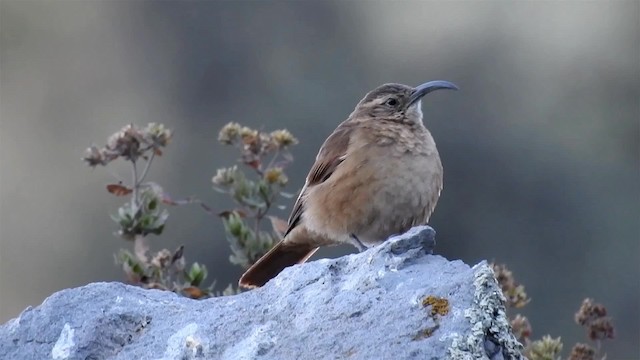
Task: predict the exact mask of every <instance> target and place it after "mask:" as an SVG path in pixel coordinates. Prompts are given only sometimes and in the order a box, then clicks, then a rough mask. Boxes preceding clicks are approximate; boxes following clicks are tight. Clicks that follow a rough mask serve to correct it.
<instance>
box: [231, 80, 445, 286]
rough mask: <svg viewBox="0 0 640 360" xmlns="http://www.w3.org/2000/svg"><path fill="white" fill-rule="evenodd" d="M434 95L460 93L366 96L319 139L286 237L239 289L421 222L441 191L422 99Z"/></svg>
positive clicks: (421, 89)
mask: <svg viewBox="0 0 640 360" xmlns="http://www.w3.org/2000/svg"><path fill="white" fill-rule="evenodd" d="M439 89H452V90H457V89H458V88H457V87H456V86H455V85H454V84H452V83H450V82H448V81H430V82H427V83H425V84H422V85H420V86H418V87H415V88H413V87H410V86H407V85H401V84H385V85H382V86H380V87H378V88H376V89H374V90H373V91H371V92H369V93H368V94H367V95H366V96H365V97H364V99H362V100H361V101H360V102H359V103H358V105H357V106H356V108H355V110H354V111H353V112H352V113H351V115H349V118H348V119H347V120H346V121H344V122H343V123H342V124H340V125H339V126H338V127H337V128H336V130H335V131H334V132H333V133H332V134H331V135H330V136H329V137H328V138H327V140H325V142H324V144H323V145H322V147H321V148H320V151H319V152H318V155H317V156H316V162H315V164H313V167H312V168H311V171H310V172H309V175H307V180H306V182H305V184H304V187H303V188H302V191H301V192H300V195H299V196H298V199H297V200H296V202H295V204H294V206H293V211H292V213H291V216H290V217H289V227H288V229H287V231H286V233H285V234H284V238H283V239H282V240H281V241H280V242H278V243H277V244H276V245H275V246H274V247H273V248H272V249H271V250H270V251H269V252H268V253H266V254H265V255H264V256H263V257H262V258H260V259H259V260H258V261H257V262H256V263H255V264H254V265H253V266H251V267H250V268H249V269H248V270H247V271H246V272H245V273H244V275H242V277H241V278H240V281H239V284H240V286H242V287H245V288H254V287H259V286H262V285H264V284H265V283H266V282H267V281H269V280H270V279H272V278H273V277H275V276H276V275H278V273H280V272H281V271H282V270H283V269H284V268H286V267H288V266H291V265H294V264H298V263H302V262H305V261H306V260H307V259H309V257H311V255H313V253H315V252H316V250H318V247H320V246H330V245H339V244H352V245H354V246H355V247H357V248H358V249H359V250H360V251H362V250H364V249H366V248H367V247H370V246H374V245H377V244H380V243H382V242H383V241H385V240H386V239H387V238H389V237H390V236H391V235H394V234H401V233H403V232H405V231H407V230H409V229H410V228H411V227H413V226H416V225H423V224H426V223H427V221H428V220H429V216H431V213H432V212H433V209H434V208H435V206H436V203H437V202H438V198H439V197H440V191H441V190H442V163H441V162H440V156H439V155H438V150H437V149H436V144H435V142H434V141H433V137H432V136H431V133H430V132H429V130H427V128H425V126H424V124H423V123H422V110H421V101H420V100H421V99H422V97H423V96H424V95H426V94H428V93H430V92H432V91H435V90H439Z"/></svg>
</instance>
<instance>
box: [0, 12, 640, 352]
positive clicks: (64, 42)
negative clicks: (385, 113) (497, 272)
mask: <svg viewBox="0 0 640 360" xmlns="http://www.w3.org/2000/svg"><path fill="white" fill-rule="evenodd" d="M0 50H1V52H0V61H1V62H0V65H1V66H0V90H1V92H0V105H1V106H0V115H1V129H0V146H1V149H0V156H1V165H0V174H1V177H0V181H1V187H0V195H1V197H0V205H1V210H0V241H1V243H0V322H5V321H7V320H8V319H10V318H12V317H15V316H17V315H18V314H19V313H20V311H22V310H23V309H24V308H25V307H27V306H29V305H32V306H34V305H37V304H39V303H40V302H41V301H42V300H43V299H44V298H45V297H46V296H48V295H49V294H51V293H52V292H55V291H57V290H60V289H63V288H68V287H75V286H81V285H83V284H86V283H89V282H92V281H111V280H122V278H123V277H122V272H121V271H120V269H118V268H117V267H116V266H114V263H113V253H115V252H116V251H117V250H118V249H119V248H120V247H123V246H128V245H129V244H125V243H124V241H122V240H120V239H118V238H116V237H115V236H113V231H114V230H115V229H116V227H115V224H113V223H112V221H111V220H110V218H109V216H108V215H109V214H110V213H114V212H115V211H116V209H117V208H118V206H119V205H120V204H121V200H120V199H117V198H115V197H112V196H111V195H109V194H108V193H107V192H106V191H105V190H104V185H105V184H107V183H110V182H113V179H114V177H113V173H116V174H119V175H121V176H126V175H127V174H128V173H127V172H126V169H125V168H124V167H123V166H113V167H109V170H107V169H105V168H97V169H95V170H91V169H90V168H88V167H87V166H86V165H85V164H84V163H83V162H82V161H81V160H80V158H81V156H82V155H83V152H84V150H85V148H86V147H87V146H89V145H90V144H91V143H97V144H100V145H101V144H104V143H105V141H106V138H107V137H108V136H109V135H110V134H111V133H113V132H115V131H116V130H118V129H119V128H120V127H121V126H122V125H125V124H127V123H130V122H135V123H137V124H140V125H144V124H146V123H148V122H152V121H153V122H162V123H164V124H166V125H167V126H169V127H170V128H172V129H173V130H174V132H175V136H174V138H173V142H172V143H171V144H170V146H169V147H168V148H167V151H166V154H165V156H163V157H162V158H160V160H159V161H157V162H155V163H154V166H153V168H152V170H151V174H150V178H151V179H153V180H155V181H157V182H159V183H161V184H163V185H164V187H165V189H166V190H168V191H169V192H170V193H172V194H173V195H175V196H179V195H185V196H186V195H195V196H197V197H199V198H201V199H203V200H205V201H206V202H208V203H209V204H211V205H212V206H214V207H215V208H216V209H225V208H227V207H229V206H230V204H229V202H228V201H227V199H226V198H225V197H224V196H223V195H221V194H218V193H215V192H214V191H212V189H211V182H210V180H211V177H212V175H213V174H214V173H215V170H216V169H217V168H219V167H223V166H229V165H231V164H233V163H234V161H236V158H237V153H236V152H233V151H232V150H231V149H228V148H225V147H222V146H221V145H219V144H218V143H217V141H216V138H217V132H218V130H219V128H220V127H221V126H222V125H224V124H225V123H226V122H228V121H237V122H240V123H243V124H246V125H250V126H254V127H259V128H263V129H265V130H273V129H278V128H288V129H289V130H290V131H291V132H293V133H294V134H295V135H296V136H297V137H298V138H299V139H300V144H299V145H298V146H297V147H296V148H295V151H294V154H295V157H296V162H295V163H294V165H293V166H292V167H291V168H290V170H289V176H290V183H289V186H288V189H289V190H290V191H291V192H296V191H297V190H298V189H299V188H300V187H301V185H302V184H303V181H304V177H305V175H306V172H307V170H308V169H309V167H310V166H311V164H312V162H313V158H314V156H315V154H316V151H317V150H318V148H319V146H320V145H321V143H322V141H323V139H324V138H325V137H326V136H327V135H328V134H330V132H331V131H332V130H333V129H334V128H335V126H336V125H337V124H338V123H339V122H340V121H342V120H344V119H345V117H346V116H347V115H348V114H349V113H350V111H351V110H352V109H353V107H354V105H355V104H356V103H357V101H359V100H360V98H361V97H362V96H363V95H364V94H365V93H366V92H367V91H368V90H370V89H372V88H374V87H375V86H377V85H379V84H382V83H385V82H401V83H406V84H412V85H417V84H419V83H421V82H424V81H427V80H434V79H446V80H450V81H453V82H455V83H456V84H458V85H459V86H460V87H461V89H462V90H461V91H460V92H457V93H453V92H437V93H434V94H431V95H429V96H428V97H427V98H426V99H425V101H423V104H424V105H423V107H424V112H425V114H426V116H425V122H426V124H427V126H428V127H429V128H430V129H431V130H432V132H433V134H434V136H435V138H436V141H437V143H438V146H439V149H440V153H441V156H442V159H443V163H444V167H445V187H444V191H443V194H442V198H441V200H440V203H439V206H438V208H437V209H436V212H435V215H434V216H433V217H432V219H431V220H432V225H433V226H434V227H435V228H436V230H437V231H438V241H439V243H438V247H437V251H438V252H439V253H440V254H442V255H444V256H446V257H448V258H450V259H462V260H464V261H465V262H467V263H469V264H475V263H477V262H479V261H480V260H482V259H489V260H492V259H495V260H497V261H499V262H504V263H507V264H508V265H509V266H510V267H511V268H512V270H513V271H514V272H515V274H516V277H517V278H518V279H519V280H520V281H521V282H522V283H524V284H525V286H526V287H527V291H528V293H529V295H530V296H531V297H532V298H533V301H532V302H531V303H530V304H529V305H528V306H527V308H526V309H525V311H524V313H525V314H526V315H528V316H529V317H530V319H531V321H532V324H533V328H534V337H541V336H542V335H544V334H546V333H550V334H552V335H554V336H562V338H563V340H565V344H566V345H565V351H568V350H570V348H571V346H572V344H573V343H574V342H575V341H578V340H582V339H583V338H584V332H583V329H581V328H579V327H578V326H577V325H575V324H574V322H573V314H574V312H575V311H576V310H577V308H578V306H579V304H580V302H581V300H582V299H583V298H584V297H587V296H590V297H594V298H595V299H596V301H598V302H601V303H604V304H605V305H606V306H607V307H608V309H609V311H610V313H611V315H612V316H613V318H614V321H615V323H616V324H617V330H618V332H617V339H616V340H615V342H613V343H610V344H609V346H607V347H606V350H607V352H608V354H609V357H608V358H609V359H632V358H633V359H637V358H639V357H640V352H639V350H638V341H639V338H640V335H639V334H640V331H639V319H640V311H639V308H640V304H639V301H640V283H639V281H640V280H639V275H640V271H639V270H640V268H639V267H640V265H639V264H640V262H639V255H640V249H639V243H640V228H639V222H638V220H639V214H640V208H639V207H640V188H639V184H640V167H639V158H638V156H639V154H640V149H639V134H640V128H639V122H640V2H638V1H626V2H625V1H591V2H583V1H573V2H562V3H556V2H533V1H531V2H515V1H513V2H509V1H494V2H446V3H445V2H426V1H424V2H418V1H416V2H400V3H399V2H375V1H349V2H347V1H344V2H268V3H267V2H258V1H255V2H221V1H201V2H198V1H192V2H169V1H161V2H154V1H64V0H63V1H55V2H54V1H13V0H2V1H1V2H0ZM292 202H293V200H292V199H291V200H287V199H283V202H282V203H283V204H285V205H287V206H288V209H287V210H285V211H282V212H279V213H278V214H279V215H280V216H282V217H285V218H286V217H287V215H288V211H289V208H290V206H291V204H292ZM170 211H171V218H170V221H169V224H168V227H167V228H166V231H165V233H164V234H163V235H162V236H161V237H156V238H153V239H152V244H153V246H154V248H156V249H159V248H161V247H168V248H170V249H173V248H175V247H177V246H178V245H179V244H185V245H186V257H187V260H188V261H198V262H200V263H204V264H206V265H207V266H208V268H209V273H210V279H213V278H216V279H217V280H218V286H217V288H218V289H222V288H224V287H225V286H226V285H227V284H229V283H232V282H234V283H235V281H236V280H237V278H238V276H239V275H240V273H241V269H240V268H238V267H233V266H231V265H230V264H229V262H228V260H227V259H228V256H229V249H228V246H227V243H226V240H225V238H224V235H223V229H222V226H221V223H220V221H219V220H218V219H215V218H212V217H210V216H209V215H207V214H206V213H204V212H203V211H201V209H199V208H198V207H196V206H192V207H181V208H171V209H170ZM351 251H352V249H350V248H348V247H345V248H338V249H333V250H325V251H324V252H321V253H320V256H338V255H340V254H345V253H348V252H351ZM316 257H317V256H316Z"/></svg>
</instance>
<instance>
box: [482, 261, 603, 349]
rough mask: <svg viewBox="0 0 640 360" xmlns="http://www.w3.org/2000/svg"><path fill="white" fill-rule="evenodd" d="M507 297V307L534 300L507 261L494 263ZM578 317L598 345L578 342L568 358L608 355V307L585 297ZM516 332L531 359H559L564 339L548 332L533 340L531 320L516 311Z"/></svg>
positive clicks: (514, 326) (516, 307)
mask: <svg viewBox="0 0 640 360" xmlns="http://www.w3.org/2000/svg"><path fill="white" fill-rule="evenodd" d="M491 266H492V268H493V271H494V273H495V276H496V280H497V281H498V283H499V284H500V287H501V288H502V291H503V293H504V295H505V298H506V300H507V303H506V305H507V307H508V308H511V309H520V308H522V307H524V306H525V305H526V304H528V303H529V301H531V299H529V298H528V297H527V294H526V292H525V289H524V286H523V285H520V284H518V283H517V282H516V280H515V278H514V276H513V273H512V272H511V270H509V269H508V268H507V266H506V265H504V264H495V263H494V264H491ZM575 321H576V323H577V324H578V325H580V326H583V327H585V328H586V329H587V337H588V339H589V340H591V341H593V342H595V343H596V347H595V348H594V347H592V346H590V345H587V344H576V345H575V346H574V347H573V348H572V349H571V353H570V354H569V357H568V358H567V359H568V360H595V359H597V358H600V359H601V360H604V359H606V355H602V356H600V351H601V343H602V340H605V339H613V337H614V333H615V329H614V326H613V321H612V320H611V318H610V317H608V316H607V309H606V308H605V307H604V306H603V305H601V304H596V303H594V301H593V300H592V299H584V301H583V302H582V306H580V309H579V310H578V312H577V313H576V314H575ZM511 328H512V330H513V334H514V335H515V336H516V338H517V339H518V341H520V342H521V343H522V344H523V345H524V347H525V349H524V353H525V355H526V356H527V358H529V359H531V360H559V359H561V358H562V357H561V356H560V354H561V352H562V347H563V344H562V341H561V339H560V338H559V337H558V338H556V339H554V338H552V337H551V336H549V335H545V336H543V337H542V339H540V340H535V341H532V340H531V335H532V329H531V324H530V323H529V320H528V319H527V318H526V317H525V316H522V315H521V314H516V315H515V316H514V317H513V318H512V319H511Z"/></svg>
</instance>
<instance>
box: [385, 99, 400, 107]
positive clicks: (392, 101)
mask: <svg viewBox="0 0 640 360" xmlns="http://www.w3.org/2000/svg"><path fill="white" fill-rule="evenodd" d="M385 104H387V105H389V106H396V105H398V100H397V99H395V98H390V99H387V101H386V102H385Z"/></svg>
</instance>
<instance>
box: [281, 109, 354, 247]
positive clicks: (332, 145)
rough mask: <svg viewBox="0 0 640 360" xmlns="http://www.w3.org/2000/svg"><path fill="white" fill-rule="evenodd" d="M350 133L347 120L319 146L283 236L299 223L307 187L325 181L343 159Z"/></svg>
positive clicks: (351, 129) (350, 129)
mask: <svg viewBox="0 0 640 360" xmlns="http://www.w3.org/2000/svg"><path fill="white" fill-rule="evenodd" d="M352 133H353V126H351V124H350V123H348V122H345V123H342V124H340V126H338V128H337V129H336V130H335V131H334V132H333V133H332V134H331V135H330V136H329V137H328V138H327V140H325V142H324V144H322V147H320V151H319V152H318V156H316V162H315V164H313V167H311V171H309V175H307V180H306V182H305V184H304V187H303V188H302V191H300V195H298V199H297V200H296V202H295V204H294V205H293V211H292V212H291V216H289V228H288V229H287V231H286V232H285V235H284V236H287V234H289V233H290V232H291V230H293V229H294V228H295V227H296V226H298V224H299V223H300V218H301V216H302V213H303V212H304V197H305V193H306V191H307V189H308V188H309V187H311V186H314V185H318V184H321V183H323V182H325V181H326V180H327V179H328V178H329V177H330V176H331V174H333V173H334V171H335V170H336V168H337V167H338V165H340V163H341V162H342V161H344V159H345V155H346V153H347V148H348V147H349V141H350V139H351V135H352Z"/></svg>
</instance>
